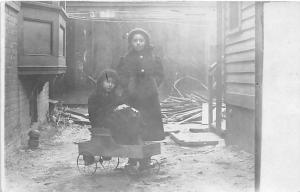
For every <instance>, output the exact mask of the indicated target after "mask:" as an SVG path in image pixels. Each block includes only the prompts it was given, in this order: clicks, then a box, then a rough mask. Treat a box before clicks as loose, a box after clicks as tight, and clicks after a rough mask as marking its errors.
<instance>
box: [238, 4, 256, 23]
mask: <svg viewBox="0 0 300 192" xmlns="http://www.w3.org/2000/svg"><path fill="white" fill-rule="evenodd" d="M253 16H255V9H254V6H251V7H249V8H248V9H244V10H242V16H241V18H242V20H246V19H247V18H250V17H253Z"/></svg>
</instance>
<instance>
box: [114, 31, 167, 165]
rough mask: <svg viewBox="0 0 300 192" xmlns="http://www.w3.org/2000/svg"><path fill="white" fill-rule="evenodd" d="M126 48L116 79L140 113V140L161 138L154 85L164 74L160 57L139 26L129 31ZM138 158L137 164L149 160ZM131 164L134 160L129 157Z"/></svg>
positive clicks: (157, 96) (159, 111)
mask: <svg viewBox="0 0 300 192" xmlns="http://www.w3.org/2000/svg"><path fill="white" fill-rule="evenodd" d="M128 44H129V50H128V53H127V54H126V55H125V57H123V58H121V61H120V63H119V65H118V66H117V72H118V74H119V75H120V83H121V86H122V87H123V89H124V94H125V95H126V98H127V102H128V104H129V105H130V106H132V107H134V108H136V109H137V110H138V111H140V113H141V118H142V121H143V122H142V125H141V129H142V138H143V140H144V141H160V140H163V139H164V129H163V123H162V117H161V109H160V103H159V95H158V86H159V85H160V84H161V82H162V81H163V78H164V72H163V67H162V64H161V60H160V59H159V58H158V57H157V56H155V55H154V54H153V47H152V46H151V45H150V35H149V34H148V32H147V31H145V30H144V29H141V28H136V29H133V30H132V31H130V33H129V35H128ZM149 160H150V159H149V158H147V159H144V160H143V161H141V167H143V166H144V165H147V164H148V163H149ZM129 163H132V164H135V162H134V161H133V160H132V161H129Z"/></svg>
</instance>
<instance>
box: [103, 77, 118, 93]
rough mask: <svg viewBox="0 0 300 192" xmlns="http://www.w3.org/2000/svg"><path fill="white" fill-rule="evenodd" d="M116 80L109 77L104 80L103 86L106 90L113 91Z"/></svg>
mask: <svg viewBox="0 0 300 192" xmlns="http://www.w3.org/2000/svg"><path fill="white" fill-rule="evenodd" d="M115 86H116V84H115V81H114V80H113V79H112V78H111V77H109V78H107V79H105V80H104V81H103V88H104V89H105V91H106V92H111V91H112V90H113V89H114V88H115Z"/></svg>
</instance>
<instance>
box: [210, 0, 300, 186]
mask: <svg viewBox="0 0 300 192" xmlns="http://www.w3.org/2000/svg"><path fill="white" fill-rule="evenodd" d="M299 10H300V3H299V2H219V3H218V26H219V29H218V62H217V65H216V68H217V69H216V72H215V73H216V74H215V78H216V82H217V87H219V88H221V89H220V90H221V91H219V92H218V93H217V94H216V96H215V97H216V98H217V102H216V104H217V107H218V105H219V111H220V105H222V101H224V103H225V104H226V132H225V135H226V141H227V143H230V144H235V145H238V146H240V147H242V148H243V149H245V150H248V151H252V152H254V153H255V171H256V173H255V175H256V176H255V181H256V189H259V188H260V191H276V192H277V191H278V192H279V191H297V190H299V189H300V184H299V179H300V171H299V170H300V166H299V161H300V153H299V147H300V143H299V141H300V139H299V138H300V130H299V124H300V121H299V116H300V110H299V108H300V99H299V98H300V72H299V71H300V65H299V62H300V54H299V52H300V38H299V33H300V22H299V20H300V12H299ZM217 111H218V110H217ZM219 116H220V114H219ZM219 119H221V118H219ZM217 121H218V119H217ZM219 121H220V120H219ZM219 123H220V122H219ZM217 128H219V127H217ZM219 129H220V128H219Z"/></svg>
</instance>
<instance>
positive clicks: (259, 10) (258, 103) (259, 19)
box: [255, 2, 264, 191]
mask: <svg viewBox="0 0 300 192" xmlns="http://www.w3.org/2000/svg"><path fill="white" fill-rule="evenodd" d="M263 6H264V5H263V2H256V3H255V25H256V28H255V34H256V37H255V60H256V62H255V78H256V83H257V86H256V89H255V95H256V97H255V154H256V155H255V170H258V171H255V190H256V191H259V188H260V171H259V170H261V134H262V86H261V85H262V74H263V55H264V52H263V47H264V45H263V44H264V41H263V39H264V34H263V33H264V31H263V15H264V7H263Z"/></svg>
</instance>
